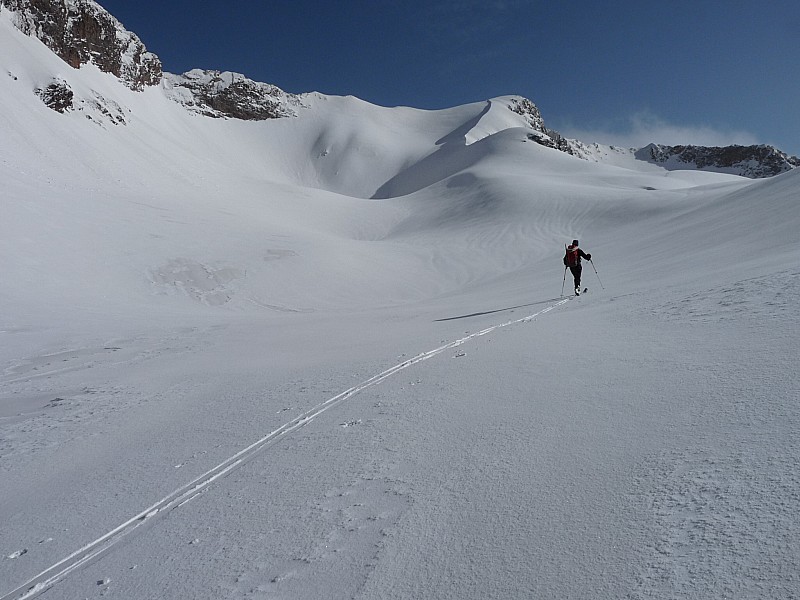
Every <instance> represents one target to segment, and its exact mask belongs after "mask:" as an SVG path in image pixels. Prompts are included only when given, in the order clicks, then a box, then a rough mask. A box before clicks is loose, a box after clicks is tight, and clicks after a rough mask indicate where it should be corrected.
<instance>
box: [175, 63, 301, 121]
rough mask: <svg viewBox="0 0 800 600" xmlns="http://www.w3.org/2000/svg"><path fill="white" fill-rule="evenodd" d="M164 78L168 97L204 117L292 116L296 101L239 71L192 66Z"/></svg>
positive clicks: (273, 117)
mask: <svg viewBox="0 0 800 600" xmlns="http://www.w3.org/2000/svg"><path fill="white" fill-rule="evenodd" d="M165 82H166V85H167V87H168V90H169V95H170V97H171V98H173V99H174V100H175V101H177V102H180V103H181V104H183V105H184V106H186V107H187V108H189V109H190V110H193V111H195V112H198V113H200V114H203V115H205V116H208V117H216V118H228V117H230V118H234V119H243V120H247V121H263V120H266V119H277V118H280V117H288V116H294V115H295V112H294V110H293V109H292V106H299V105H300V101H299V99H298V98H297V97H296V96H293V95H292V94H287V93H286V92H284V91H283V90H281V89H280V88H278V87H275V86H274V85H270V84H267V83H259V82H256V81H253V80H251V79H248V78H246V77H245V76H244V75H240V74H239V73H230V72H220V71H203V70H201V69H195V70H193V71H189V72H188V73H184V74H183V75H171V74H166V75H165Z"/></svg>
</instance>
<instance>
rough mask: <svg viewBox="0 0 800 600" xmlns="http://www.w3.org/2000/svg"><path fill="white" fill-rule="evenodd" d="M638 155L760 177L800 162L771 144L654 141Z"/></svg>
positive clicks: (675, 165) (667, 164) (688, 166)
mask: <svg viewBox="0 0 800 600" xmlns="http://www.w3.org/2000/svg"><path fill="white" fill-rule="evenodd" d="M635 156H636V158H638V159H639V160H645V161H648V162H652V163H656V164H658V165H661V166H663V167H664V168H666V169H692V168H694V169H700V170H709V171H719V172H724V173H733V174H735V175H742V176H744V177H750V178H752V179H757V178H761V177H772V176H773V175H779V174H780V173H785V172H786V171H790V170H791V169H794V168H795V167H798V166H800V159H798V158H797V157H796V156H789V155H788V154H786V153H785V152H782V151H780V150H778V149H777V148H773V147H772V146H767V145H758V146H736V145H734V146H724V147H717V146H711V147H709V146H661V145H658V144H650V145H649V146H645V147H644V148H642V149H641V150H638V151H637V152H636V153H635Z"/></svg>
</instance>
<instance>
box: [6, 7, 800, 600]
mask: <svg viewBox="0 0 800 600" xmlns="http://www.w3.org/2000/svg"><path fill="white" fill-rule="evenodd" d="M197 76H198V77H199V78H200V79H203V82H204V83H206V84H208V85H210V86H211V87H213V88H214V89H215V90H217V91H219V89H223V90H224V89H226V88H225V86H226V85H227V84H229V83H230V84H233V83H234V82H235V81H241V80H240V79H238V76H234V75H233V74H208V73H205V74H197ZM206 76H208V77H207V79H204V78H206ZM215 78H219V81H215ZM54 81H58V82H63V84H64V85H63V86H61V85H58V86H56V87H57V89H51V88H50V85H51V84H52V83H53V82H54ZM248 85H249V84H248ZM67 86H68V90H69V91H71V92H72V99H71V102H68V101H67V99H68V96H69V94H68V93H67V91H66V90H67ZM215 86H219V87H218V88H217V87H215ZM245 87H246V86H245ZM36 90H39V92H38V93H39V94H40V96H37V95H36V94H37V92H36ZM48 90H50V91H48ZM51 92H52V93H51ZM245 95H246V94H245ZM43 100H45V101H46V102H47V104H45V102H44V101H43ZM288 101H289V102H290V104H291V102H292V101H291V100H288ZM296 101H297V103H296V104H291V108H292V111H293V112H294V113H295V115H296V116H287V117H281V118H277V119H268V120H262V121H244V120H241V119H236V118H208V117H207V116H203V115H202V114H200V113H202V110H199V111H195V110H187V109H186V107H185V106H182V105H181V104H180V103H178V102H175V101H174V99H173V98H171V97H170V96H169V95H168V94H167V93H166V92H165V89H163V88H162V87H159V86H152V87H147V88H146V89H143V90H142V91H134V90H132V89H130V88H128V87H126V86H125V85H123V84H121V83H120V81H119V80H118V79H117V78H116V77H115V76H114V75H113V74H109V73H104V72H102V71H101V70H100V69H99V68H98V67H97V66H96V65H92V64H84V65H83V66H82V67H81V68H80V69H77V70H75V69H72V68H71V67H66V66H65V64H64V63H63V61H62V60H61V59H60V58H58V57H57V56H56V55H55V54H53V53H52V52H51V51H50V50H49V49H48V48H47V47H46V46H44V45H43V44H41V43H40V42H39V41H38V40H36V39H33V38H31V37H29V36H27V35H25V34H23V33H22V32H21V31H19V30H18V29H17V28H16V27H15V26H14V25H13V24H12V22H11V20H10V18H9V14H8V11H7V10H5V9H4V10H3V11H1V12H0V131H1V132H2V135H0V178H1V179H2V193H1V194H0V212H1V213H2V218H0V256H2V257H3V260H2V261H0V281H2V285H0V307H2V311H0V481H2V485H0V523H2V526H0V558H2V560H0V598H2V599H3V600H6V599H8V600H11V599H12V598H13V599H14V600H18V599H19V598H21V597H26V596H27V597H33V596H36V595H41V597H42V598H45V597H49V596H53V597H59V598H60V597H64V598H84V597H92V596H97V595H109V596H111V595H116V596H118V597H120V598H198V599H200V600H204V599H209V600H210V599H216V598H241V599H243V598H267V597H281V598H322V597H324V598H331V599H339V598H342V599H344V598H359V599H366V598H441V599H448V598H453V599H455V598H457V599H458V600H465V599H478V598H480V599H485V598H701V597H702V598H723V597H734V598H735V597H739V598H793V597H798V596H800V586H799V585H798V580H797V577H796V563H797V557H798V556H799V555H800V547H798V540H800V535H798V534H800V518H799V517H798V514H797V513H798V511H797V510H796V504H797V498H798V496H799V495H800V481H798V477H797V473H796V470H797V469H796V465H797V463H798V460H800V448H799V447H798V443H797V435H796V433H797V431H798V428H799V427H800V406H798V403H797V401H796V399H797V398H798V397H800V389H798V383H797V378H796V377H795V376H794V370H793V360H794V357H796V356H798V350H799V348H798V339H800V336H799V335H798V334H799V333H800V321H799V320H798V312H797V310H795V305H796V297H797V293H798V291H799V290H798V282H799V281H800V280H799V279H798V278H799V277H800V270H799V269H798V264H800V203H798V201H797V198H798V197H799V195H798V191H800V172H799V171H797V170H792V171H789V172H787V173H784V174H781V175H778V176H776V177H772V178H769V179H762V180H756V181H754V180H750V179H747V178H744V177H739V176H736V175H731V174H720V173H713V172H703V171H696V170H693V171H680V170H678V171H668V170H666V169H664V168H663V167H660V166H658V165H656V164H652V163H649V162H645V161H640V160H636V159H635V157H634V156H633V153H632V152H631V151H629V150H621V149H611V148H608V147H601V146H597V145H594V146H593V145H589V144H586V145H582V146H580V148H579V147H578V146H572V148H573V150H575V149H576V148H578V149H580V151H581V152H583V153H584V158H588V159H589V160H585V159H581V158H578V157H577V154H578V153H577V152H576V155H570V154H569V153H567V152H564V151H560V150H557V149H555V148H553V147H548V146H547V145H546V144H545V145H543V144H542V143H539V142H541V141H542V140H543V139H544V138H543V137H542V136H547V135H548V134H547V132H546V131H540V130H538V129H537V128H536V127H535V125H536V123H537V121H536V118H535V117H536V112H535V111H534V110H533V108H532V107H531V106H528V105H527V104H526V103H525V102H523V100H522V99H519V98H518V97H513V96H509V97H500V98H494V99H491V100H488V101H486V102H478V103H474V104H469V105H465V106H460V107H454V108H451V109H446V110H436V111H422V110H415V109H412V108H405V107H398V108H382V107H377V106H373V105H370V104H368V103H366V102H363V101H360V100H358V99H356V98H350V97H347V98H342V97H331V96H325V95H322V94H305V95H302V96H298V97H297V98H296ZM515 107H516V108H517V109H518V110H516V111H515V110H513V109H514V108H515ZM54 108H55V109H63V112H58V111H57V110H54ZM218 116H219V115H218ZM87 117H88V118H87ZM536 132H538V134H536ZM531 136H533V138H536V139H532V137H531ZM549 139H550V140H551V141H552V140H553V138H549ZM575 238H578V239H579V240H580V243H581V247H583V248H584V250H585V251H587V252H590V253H591V254H592V261H591V262H589V263H585V264H584V269H583V285H584V286H586V287H588V288H589V292H588V294H586V295H582V296H580V297H578V298H571V299H569V300H568V301H567V300H566V299H564V298H560V297H559V292H560V290H561V288H562V285H563V283H564V282H565V281H566V280H567V277H569V274H568V273H567V272H566V271H565V269H564V267H563V264H562V262H561V258H562V256H563V252H564V244H565V243H568V242H570V241H571V240H573V239H575ZM601 279H602V285H601V284H600V280H601ZM534 316H535V317H536V318H535V319H532V317H534ZM37 585H38V586H39V587H36V586H37ZM48 587H49V591H47V592H46V593H41V592H44V591H45V588H48Z"/></svg>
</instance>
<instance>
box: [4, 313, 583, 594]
mask: <svg viewBox="0 0 800 600" xmlns="http://www.w3.org/2000/svg"><path fill="white" fill-rule="evenodd" d="M570 299H571V298H569V297H567V298H564V299H562V300H559V301H558V302H556V303H555V304H552V305H550V306H548V307H547V308H544V309H542V310H540V311H539V312H537V313H534V314H532V315H528V316H527V317H523V318H521V319H515V320H512V321H507V322H505V323H500V324H498V325H493V326H491V327H487V328H486V329H483V330H481V331H478V332H476V333H472V334H470V335H468V336H466V337H463V338H461V339H458V340H455V341H453V342H449V343H447V344H445V345H443V346H439V347H438V348H435V349H433V350H429V351H428V352H423V353H422V354H418V355H417V356H415V357H413V358H410V359H408V360H405V361H403V362H401V363H399V364H397V365H395V366H393V367H391V368H389V369H386V370H385V371H383V372H382V373H379V374H377V375H374V376H373V377H370V378H369V379H367V380H365V381H363V382H361V383H360V384H358V385H355V386H353V387H351V388H350V389H348V390H345V391H344V392H342V393H340V394H337V395H336V396H333V397H332V398H329V399H328V400H325V401H324V402H322V403H320V404H318V405H317V406H315V407H313V408H312V409H310V410H308V411H306V412H305V413H303V414H301V415H299V416H298V417H295V418H294V419H292V420H291V421H289V422H288V423H285V424H283V425H281V426H280V427H279V428H278V429H275V430H274V431H271V432H270V433H268V434H266V435H265V436H264V437H262V438H261V439H259V440H257V441H256V442H254V443H252V444H250V445H249V446H247V447H246V448H244V449H242V450H240V451H239V452H237V453H236V454H234V455H233V456H231V457H229V458H227V459H226V460H224V461H223V462H221V463H220V464H218V465H217V466H215V467H213V468H212V469H209V470H208V471H206V472H205V473H203V474H202V475H200V476H199V477H197V478H195V479H194V480H192V481H190V482H189V483H187V484H186V485H184V486H182V487H180V488H178V489H176V490H174V491H173V492H171V493H170V494H168V495H167V496H165V497H163V498H162V499H161V500H159V501H158V502H156V503H155V504H153V505H151V506H149V507H148V508H145V509H144V510H143V511H141V512H140V513H138V514H137V515H135V516H133V517H131V518H130V519H128V520H127V521H125V522H124V523H122V524H120V525H118V526H117V527H115V528H114V529H112V530H111V531H109V532H108V533H106V534H104V535H102V536H101V537H99V538H97V539H96V540H94V541H93V542H90V543H88V544H86V545H85V546H83V547H82V548H80V549H78V550H76V551H75V552H73V553H72V554H70V555H69V556H67V557H65V558H63V559H61V560H60V561H58V562H57V563H55V564H54V565H52V566H50V567H48V568H47V569H45V570H44V571H42V572H41V573H39V574H38V575H36V576H35V577H32V578H31V579H29V580H28V581H26V582H25V583H23V584H21V585H19V586H17V587H16V588H15V589H13V590H11V591H10V592H7V593H6V594H4V595H3V596H1V597H0V600H27V599H29V598H34V597H36V596H38V595H39V594H41V593H43V592H44V591H46V590H48V589H50V588H51V587H53V586H54V585H55V584H57V583H58V582H60V581H62V580H64V579H65V578H66V577H67V576H68V575H70V574H71V573H72V572H74V571H76V570H78V569H80V568H81V567H82V566H84V565H86V564H87V563H89V562H90V561H91V560H93V559H95V558H97V557H98V556H100V555H101V554H103V553H105V552H108V551H109V550H110V549H111V548H113V546H114V545H115V544H116V543H117V542H119V541H120V540H121V539H122V538H123V537H125V536H127V535H130V534H131V533H133V532H134V531H136V530H137V529H138V528H139V527H140V526H142V525H144V524H145V523H148V524H149V523H151V522H152V521H153V520H154V519H156V518H158V517H160V516H163V515H165V514H167V513H168V512H169V511H171V510H174V509H176V508H179V507H181V506H183V505H184V504H186V503H187V502H189V501H190V500H192V499H193V498H194V497H196V496H197V495H198V494H200V493H202V492H204V491H205V490H206V489H207V488H208V487H209V486H210V485H211V484H212V483H213V482H214V481H216V480H217V479H220V478H221V477H224V476H225V475H227V474H228V473H230V472H231V471H233V470H235V469H237V468H238V467H240V466H242V465H243V464H245V463H247V462H248V461H249V460H251V459H252V458H253V456H254V455H256V454H257V453H258V452H260V451H261V450H263V449H264V448H266V447H267V446H269V445H271V444H272V443H273V442H275V441H277V440H279V439H280V438H282V437H283V436H285V435H286V434H288V433H291V432H293V431H295V430H297V429H299V428H301V427H303V426H305V425H307V424H309V423H310V422H311V421H313V420H314V419H315V418H316V417H318V416H319V415H321V414H322V413H324V412H325V411H327V410H329V409H331V408H333V407H334V406H336V405H337V404H339V403H341V402H343V401H344V400H347V399H348V398H351V397H352V396H355V395H356V394H358V393H359V392H362V391H364V390H365V389H367V388H370V387H372V386H374V385H377V384H379V383H380V382H382V381H383V380H385V379H387V378H389V377H391V376H392V375H394V374H396V373H399V372H400V371H403V370H405V369H407V368H408V367H411V366H412V365H415V364H417V363H420V362H423V361H426V360H428V359H430V358H433V357H434V356H437V355H439V354H441V353H442V352H445V351H447V350H450V349H452V348H455V347H457V346H460V345H462V344H464V343H466V342H468V341H470V340H472V339H474V338H477V337H480V336H484V335H486V334H488V333H491V332H492V331H496V330H497V329H501V328H503V327H508V326H509V325H514V324H517V323H524V322H528V321H531V320H533V319H535V318H536V317H538V316H541V315H543V314H545V313H548V312H550V311H551V310H553V309H554V308H557V307H559V306H561V305H562V304H564V303H566V302H569V301H570Z"/></svg>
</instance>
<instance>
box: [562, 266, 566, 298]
mask: <svg viewBox="0 0 800 600" xmlns="http://www.w3.org/2000/svg"><path fill="white" fill-rule="evenodd" d="M566 283H567V267H564V281H562V282H561V297H562V298H563V297H564V285H565V284H566Z"/></svg>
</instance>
